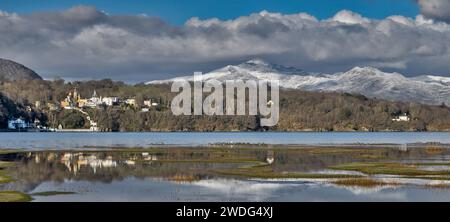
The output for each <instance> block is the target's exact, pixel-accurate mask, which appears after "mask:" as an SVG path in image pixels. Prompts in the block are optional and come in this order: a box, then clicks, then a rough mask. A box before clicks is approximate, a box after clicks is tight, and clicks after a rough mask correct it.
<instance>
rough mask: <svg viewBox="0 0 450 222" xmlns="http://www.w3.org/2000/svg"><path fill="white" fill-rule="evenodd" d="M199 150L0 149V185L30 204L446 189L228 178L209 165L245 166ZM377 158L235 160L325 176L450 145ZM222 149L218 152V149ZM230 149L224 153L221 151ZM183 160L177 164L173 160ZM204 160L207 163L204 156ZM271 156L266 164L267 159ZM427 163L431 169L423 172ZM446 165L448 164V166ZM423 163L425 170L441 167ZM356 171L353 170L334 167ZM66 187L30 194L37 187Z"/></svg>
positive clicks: (262, 156)
mask: <svg viewBox="0 0 450 222" xmlns="http://www.w3.org/2000/svg"><path fill="white" fill-rule="evenodd" d="M197 150H198V149H187V148H178V150H177V149H173V150H172V149H170V150H169V151H164V152H162V151H153V152H146V151H120V152H119V151H81V150H80V151H31V152H19V153H9V154H0V161H7V162H15V163H16V165H15V166H14V167H12V168H10V169H9V170H8V172H9V174H10V175H11V176H12V177H14V178H16V179H17V180H16V181H15V182H12V183H8V184H4V185H0V190H17V191H21V192H25V193H28V194H31V195H32V196H33V198H34V201H450V189H449V188H446V187H444V188H438V189H436V188H430V187H427V186H425V185H426V184H436V183H438V184H447V185H450V182H447V181H439V180H436V181H433V180H423V179H422V180H421V179H403V178H397V177H395V176H388V175H375V177H376V178H385V179H394V180H398V181H401V182H402V183H404V184H403V185H401V186H389V185H388V186H374V187H358V186H356V187H354V186H338V185H335V184H333V183H330V182H329V181H328V180H326V179H276V180H275V179H271V180H268V179H257V178H243V177H235V176H227V175H220V174H216V173H213V171H214V170H221V169H222V170H223V169H230V168H239V167H245V166H248V165H252V164H250V163H238V162H236V163H235V162H233V163H231V162H220V161H217V160H218V159H219V160H220V159H226V158H227V156H226V154H225V156H222V155H224V154H220V156H217V155H219V154H217V153H214V152H209V153H208V152H203V151H202V152H199V151H197ZM371 150H372V151H371V152H373V154H376V155H378V157H376V159H373V158H372V157H366V156H365V155H363V156H362V155H359V154H365V151H361V153H358V152H323V150H322V151H321V152H319V153H317V152H314V151H311V150H310V151H308V150H304V149H301V150H297V151H292V150H270V149H260V150H246V151H239V150H233V151H232V152H235V153H234V154H233V155H235V157H244V158H245V159H254V160H258V161H261V162H267V163H268V164H269V165H268V167H270V168H271V169H272V170H273V171H274V172H306V173H326V174H331V173H333V170H330V169H329V168H328V167H329V166H335V165H339V164H346V163H352V162H373V161H391V162H405V163H419V162H425V163H434V162H439V163H446V164H450V149H429V148H423V149H420V148H413V149H406V150H405V149H400V148H379V149H378V148H377V150H373V149H371ZM220 152H222V151H220ZM226 153H229V152H226ZM180 160H183V161H180ZM208 160H211V161H208ZM269 160H270V161H269ZM428 168H430V169H428ZM447 168H448V167H447ZM447 168H446V165H445V166H444V165H443V166H440V167H439V166H435V167H434V168H433V166H425V167H424V169H427V170H447ZM334 173H338V174H344V173H348V174H356V175H360V174H361V173H359V174H358V173H356V172H355V171H347V172H343V171H335V172H334ZM52 191H61V192H73V193H71V194H67V195H53V196H36V195H33V194H35V193H39V192H52Z"/></svg>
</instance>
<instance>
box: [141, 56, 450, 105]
mask: <svg viewBox="0 0 450 222" xmlns="http://www.w3.org/2000/svg"><path fill="white" fill-rule="evenodd" d="M210 79H215V80H218V81H221V82H224V81H225V80H235V79H241V80H280V87H282V88H286V89H298V90H305V91H319V92H321V91H323V92H345V93H355V94H361V95H364V96H366V97H369V98H378V99H385V100H389V101H401V102H417V103H422V104H427V105H441V104H442V103H445V104H450V77H444V76H433V75H423V76H416V77H406V76H404V75H402V74H400V73H396V72H393V73H389V72H383V71H381V70H379V69H377V68H374V67H370V66H367V67H354V68H352V69H350V70H348V71H346V72H338V73H334V74H323V73H309V72H306V71H303V70H301V69H297V68H295V67H285V66H281V65H275V64H271V63H268V62H265V61H263V60H260V59H253V60H249V61H246V62H244V63H241V64H238V65H228V66H225V67H223V68H219V69H216V70H213V71H211V72H208V73H205V74H203V80H205V81H206V80H210ZM176 80H188V81H192V80H193V77H192V76H183V77H177V78H173V79H167V80H155V81H150V82H147V84H164V83H170V82H173V81H176Z"/></svg>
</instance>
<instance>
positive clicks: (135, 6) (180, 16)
mask: <svg viewBox="0 0 450 222" xmlns="http://www.w3.org/2000/svg"><path fill="white" fill-rule="evenodd" d="M74 5H91V6H95V7H97V8H98V9H99V10H104V11H106V12H108V13H111V14H147V15H149V16H157V17H160V18H162V19H163V20H165V21H167V22H170V23H172V24H183V23H184V22H185V21H186V20H187V19H189V18H191V17H199V18H201V19H205V18H213V17H216V18H220V19H233V18H236V17H239V16H243V15H248V14H251V13H254V12H260V11H262V10H268V11H270V12H280V13H283V14H289V13H298V12H306V13H309V14H311V15H314V16H316V17H317V18H320V19H323V18H329V17H332V16H333V15H334V14H336V12H338V11H340V10H342V9H347V10H351V11H354V12H357V13H359V14H362V15H363V16H365V17H369V18H374V19H382V18H385V17H387V16H390V15H403V16H407V17H415V16H416V15H417V14H419V7H418V5H417V4H416V3H415V0H282V1H280V0H191V1H187V0H164V1H162V0H159V1H156V0H134V1H123V0H90V1H88V0H64V1H61V0H40V1H36V0H1V1H0V10H4V11H8V12H17V13H30V12H36V11H52V10H61V9H67V8H70V7H72V6H74Z"/></svg>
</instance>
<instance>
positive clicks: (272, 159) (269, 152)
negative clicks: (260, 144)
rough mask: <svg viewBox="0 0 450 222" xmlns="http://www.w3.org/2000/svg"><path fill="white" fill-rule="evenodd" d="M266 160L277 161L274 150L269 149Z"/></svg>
mask: <svg viewBox="0 0 450 222" xmlns="http://www.w3.org/2000/svg"><path fill="white" fill-rule="evenodd" d="M266 161H267V163H268V164H272V163H273V162H274V161H275V153H274V152H273V150H269V151H267V157H266Z"/></svg>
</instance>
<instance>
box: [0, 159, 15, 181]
mask: <svg viewBox="0 0 450 222" xmlns="http://www.w3.org/2000/svg"><path fill="white" fill-rule="evenodd" d="M13 165H14V163H11V162H1V161H0V184H2V183H9V182H11V181H12V178H11V177H10V176H9V175H8V174H7V173H6V171H5V168H7V167H11V166H13Z"/></svg>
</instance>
